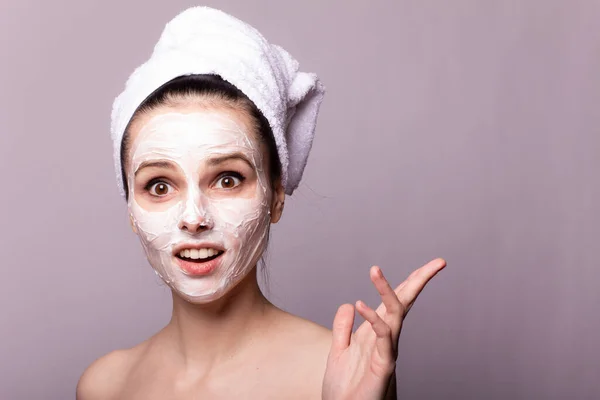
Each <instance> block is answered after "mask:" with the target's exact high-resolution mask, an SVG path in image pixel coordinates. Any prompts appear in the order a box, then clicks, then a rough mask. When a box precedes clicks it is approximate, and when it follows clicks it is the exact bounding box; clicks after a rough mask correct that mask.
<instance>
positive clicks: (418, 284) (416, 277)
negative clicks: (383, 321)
mask: <svg viewBox="0 0 600 400" xmlns="http://www.w3.org/2000/svg"><path fill="white" fill-rule="evenodd" d="M445 266H446V260H444V259H443V258H436V259H435V260H432V261H429V262H428V263H427V264H425V265H424V266H422V267H421V268H419V269H417V270H414V271H413V272H412V273H411V274H410V275H409V276H408V278H407V279H406V280H405V281H404V282H402V283H401V284H400V285H399V286H398V287H397V288H396V290H395V293H396V295H397V296H398V300H400V302H401V303H402V305H403V306H404V316H406V314H407V313H408V311H409V310H410V308H411V307H412V305H413V304H414V302H415V300H416V299H417V296H419V293H421V291H422V290H423V288H424V287H425V285H426V284H427V282H429V280H430V279H431V278H433V277H434V276H435V275H436V274H437V273H438V272H439V271H440V270H441V269H442V268H444V267H445Z"/></svg>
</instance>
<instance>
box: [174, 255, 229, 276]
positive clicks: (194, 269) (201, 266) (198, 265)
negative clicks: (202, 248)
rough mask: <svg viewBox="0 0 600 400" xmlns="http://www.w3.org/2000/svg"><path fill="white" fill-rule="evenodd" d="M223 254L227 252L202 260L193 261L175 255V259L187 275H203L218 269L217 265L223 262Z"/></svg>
mask: <svg viewBox="0 0 600 400" xmlns="http://www.w3.org/2000/svg"><path fill="white" fill-rule="evenodd" d="M223 254H225V252H222V253H221V254H219V255H218V256H216V257H215V258H213V259H211V260H208V261H200V260H196V261H192V260H186V259H183V258H180V257H177V256H175V260H176V262H177V264H178V265H179V267H180V268H181V270H182V271H183V272H184V273H185V274H186V275H192V276H201V275H208V274H210V273H211V272H212V271H214V270H215V269H217V267H218V266H219V264H220V263H221V259H222V258H223Z"/></svg>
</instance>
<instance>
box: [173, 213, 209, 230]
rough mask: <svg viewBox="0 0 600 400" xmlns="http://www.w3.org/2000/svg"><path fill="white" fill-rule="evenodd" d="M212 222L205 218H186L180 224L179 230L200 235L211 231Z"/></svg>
mask: <svg viewBox="0 0 600 400" xmlns="http://www.w3.org/2000/svg"><path fill="white" fill-rule="evenodd" d="M211 225H212V224H211V223H210V221H209V220H208V219H207V218H205V217H204V216H198V217H197V218H194V219H189V218H184V219H182V220H181V222H180V223H179V229H181V230H182V231H187V232H189V233H198V232H202V231H206V230H208V229H210V228H211V227H212V226H211Z"/></svg>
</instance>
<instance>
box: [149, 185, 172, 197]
mask: <svg viewBox="0 0 600 400" xmlns="http://www.w3.org/2000/svg"><path fill="white" fill-rule="evenodd" d="M149 192H150V194H152V195H153V196H166V195H167V194H169V185H168V184H166V183H165V182H157V183H155V184H153V185H152V186H150V189H149Z"/></svg>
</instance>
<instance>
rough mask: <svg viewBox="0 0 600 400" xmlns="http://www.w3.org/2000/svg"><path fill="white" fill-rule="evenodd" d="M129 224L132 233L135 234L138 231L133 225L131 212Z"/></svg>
mask: <svg viewBox="0 0 600 400" xmlns="http://www.w3.org/2000/svg"><path fill="white" fill-rule="evenodd" d="M129 224H130V225H131V230H132V231H133V233H135V234H136V235H137V233H138V231H137V228H136V227H135V224H134V223H133V217H132V216H131V214H129Z"/></svg>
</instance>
